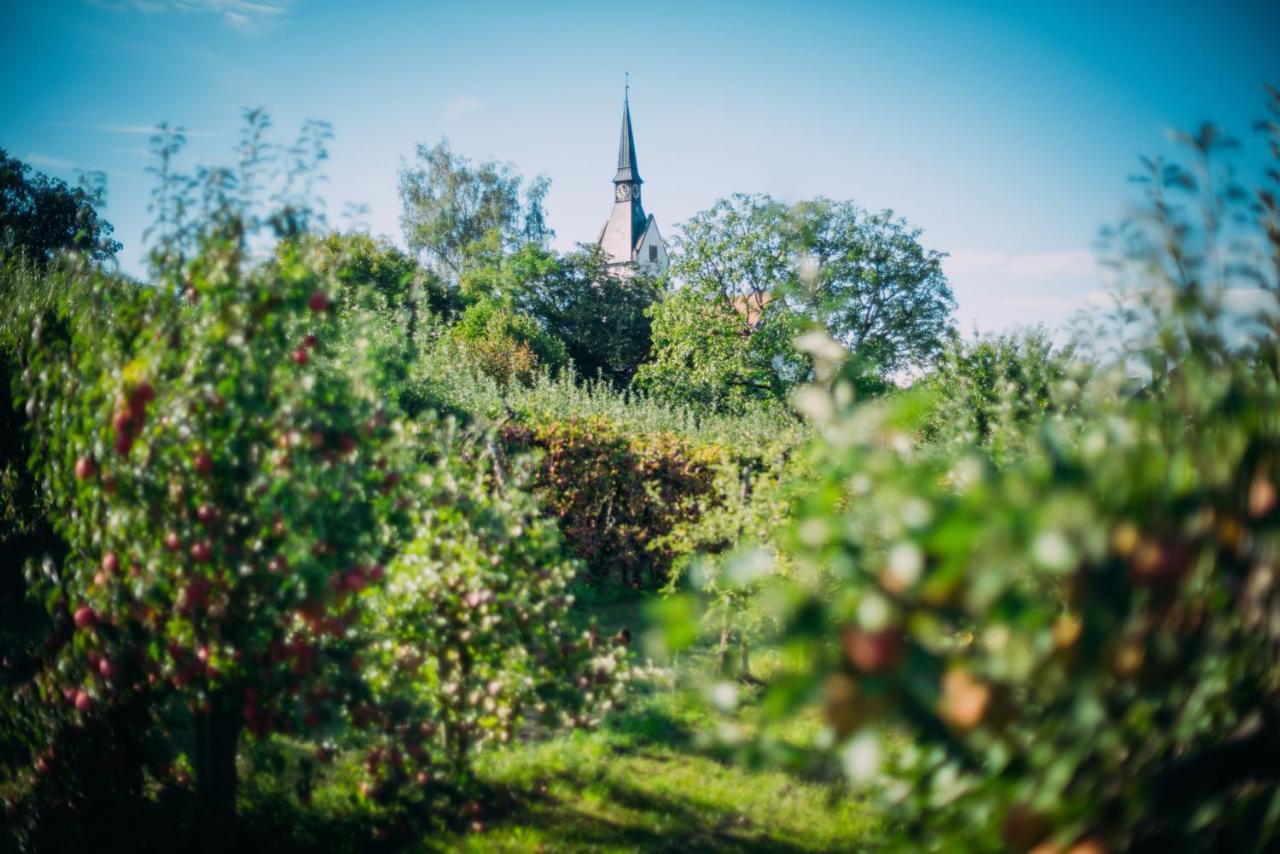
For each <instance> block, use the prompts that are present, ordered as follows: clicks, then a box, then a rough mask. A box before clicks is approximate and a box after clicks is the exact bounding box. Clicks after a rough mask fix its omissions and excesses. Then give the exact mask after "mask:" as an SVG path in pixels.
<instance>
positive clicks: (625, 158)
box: [613, 98, 643, 184]
mask: <svg viewBox="0 0 1280 854" xmlns="http://www.w3.org/2000/svg"><path fill="white" fill-rule="evenodd" d="M613 183H615V184H640V183H643V182H642V181H641V180H640V169H639V168H638V167H637V166H636V140H635V137H634V136H632V135H631V104H630V103H629V102H628V99H626V98H624V99H623V100H622V138H621V139H619V140H618V173H617V174H616V175H614V176H613Z"/></svg>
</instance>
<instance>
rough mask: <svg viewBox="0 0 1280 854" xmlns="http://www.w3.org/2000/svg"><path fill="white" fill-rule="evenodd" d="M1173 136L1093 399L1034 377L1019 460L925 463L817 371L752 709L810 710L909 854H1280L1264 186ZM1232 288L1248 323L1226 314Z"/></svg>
mask: <svg viewBox="0 0 1280 854" xmlns="http://www.w3.org/2000/svg"><path fill="white" fill-rule="evenodd" d="M1271 94H1272V102H1271V106H1272V113H1271V116H1270V118H1269V120H1268V121H1266V122H1264V123H1263V124H1262V127H1263V129H1264V130H1265V131H1266V132H1267V133H1268V137H1269V138H1268V140H1267V143H1268V145H1269V146H1270V148H1271V151H1272V153H1273V154H1280V144H1278V141H1280V96H1277V94H1276V93H1275V92H1274V91H1272V93H1271ZM1183 140H1184V141H1185V142H1186V143H1188V144H1189V145H1190V146H1191V151H1192V153H1193V156H1194V158H1195V160H1194V163H1193V165H1192V166H1191V167H1190V168H1182V167H1174V166H1169V165H1167V164H1159V163H1155V162H1148V167H1149V171H1148V173H1147V174H1146V175H1144V176H1143V180H1144V182H1145V187H1146V189H1147V193H1148V199H1147V203H1146V204H1145V205H1144V207H1143V209H1142V212H1141V214H1140V215H1138V216H1137V217H1136V218H1134V219H1133V220H1131V221H1129V222H1127V223H1125V224H1124V225H1123V226H1122V227H1121V228H1119V229H1116V230H1115V231H1113V232H1111V236H1112V237H1113V238H1114V240H1115V242H1114V244H1113V246H1114V248H1115V253H1116V254H1115V258H1114V260H1115V264H1116V269H1117V272H1118V274H1119V275H1120V276H1121V281H1122V282H1123V283H1124V284H1125V285H1126V286H1127V288H1126V291H1125V292H1124V294H1123V301H1122V305H1121V307H1120V308H1119V309H1118V310H1117V311H1116V312H1115V313H1114V314H1112V315H1110V316H1108V317H1104V318H1103V319H1102V323H1101V324H1100V325H1099V327H1098V328H1097V330H1096V335H1097V336H1098V339H1099V341H1098V343H1099V349H1100V350H1101V351H1104V352H1110V357H1109V358H1108V359H1107V360H1106V362H1105V363H1104V364H1103V365H1102V366H1101V367H1099V368H1098V369H1097V370H1096V371H1094V372H1093V375H1092V377H1091V379H1090V381H1089V383H1088V384H1085V383H1081V382H1079V381H1078V380H1077V379H1076V378H1074V377H1071V376H1067V377H1065V378H1063V379H1062V380H1061V381H1057V380H1054V379H1053V377H1052V376H1050V377H1048V378H1047V379H1048V388H1047V398H1048V400H1049V402H1050V403H1051V405H1048V406H1040V405H1038V404H1037V405H1034V406H1032V407H1031V409H1030V411H1028V412H1027V413H1026V414H1025V417H1024V418H1025V420H1023V423H1024V424H1025V427H1024V435H1023V436H1022V438H1021V440H1020V442H1019V445H1018V447H1017V453H1015V454H1008V455H1006V456H1005V459H1002V460H1000V459H996V458H994V457H993V449H992V448H991V447H989V446H987V445H984V444H983V443H981V442H980V441H979V437H978V436H977V435H974V436H971V437H969V438H968V439H967V440H966V439H964V438H961V440H960V441H955V442H948V443H947V444H946V445H945V446H944V447H941V448H939V447H937V446H932V447H931V446H929V445H925V444H921V443H919V442H916V441H913V434H916V433H917V431H918V429H919V416H920V413H921V411H922V410H923V409H925V406H922V401H921V399H920V398H919V396H918V394H911V393H908V394H904V395H900V396H895V397H893V398H890V399H886V400H882V401H876V402H871V403H869V404H863V405H856V404H854V403H852V402H851V400H852V398H853V395H851V394H849V393H848V387H847V385H846V383H845V380H844V379H843V378H842V377H841V376H839V375H836V376H835V378H834V380H833V379H832V377H833V372H834V370H835V366H834V365H832V364H828V363H827V362H826V360H820V362H819V364H818V369H819V376H820V377H821V378H822V379H824V381H825V386H824V388H822V389H814V390H813V391H812V393H811V394H810V395H809V396H807V397H806V399H807V400H808V401H809V402H810V403H811V404H813V405H812V406H811V411H812V412H813V414H814V415H815V417H816V418H817V421H818V425H819V427H820V429H821V430H822V441H821V442H820V443H818V444H817V445H816V446H815V448H814V453H815V458H814V465H815V466H816V469H817V471H818V472H819V473H820V475H819V477H818V479H817V481H816V483H815V484H814V487H813V488H812V489H810V490H808V492H807V493H806V495H805V496H804V498H803V500H802V501H801V502H800V504H799V505H798V506H797V508H796V515H795V518H794V521H793V523H792V525H791V526H790V531H789V533H788V534H787V535H786V536H785V537H784V538H783V541H784V543H785V550H786V552H787V553H788V555H789V557H790V558H791V560H792V561H794V564H795V566H796V567H797V572H796V575H795V577H796V579H797V580H799V581H800V582H801V583H800V584H797V585H794V586H787V587H785V588H784V589H783V590H780V591H778V595H776V596H775V597H774V601H776V602H778V603H781V604H780V607H779V609H778V612H777V613H778V616H779V617H780V618H781V619H782V620H783V622H784V624H785V625H787V626H788V627H789V628H788V635H789V637H790V639H791V641H792V642H793V643H795V644H796V645H797V652H798V653H799V651H800V650H804V652H805V654H806V655H807V658H806V660H807V661H808V662H809V675H808V678H795V676H794V674H789V675H788V676H787V678H784V679H779V680H776V681H775V683H774V684H773V685H771V686H770V688H769V689H768V690H767V692H766V696H765V699H764V704H765V706H766V708H771V709H776V710H794V709H797V708H799V707H800V706H802V705H803V704H804V702H805V700H806V699H808V698H814V699H817V700H818V701H819V702H820V703H821V705H822V707H823V711H824V713H825V716H826V721H827V724H828V726H829V729H830V732H829V734H828V735H829V738H828V740H827V741H826V745H829V746H820V747H819V749H820V750H823V751H830V752H831V753H833V754H835V755H836V756H837V757H838V758H839V760H840V761H841V763H842V764H843V766H844V768H845V770H846V772H847V773H848V775H849V777H850V778H851V779H852V780H854V781H856V782H859V783H864V784H870V783H876V784H878V785H875V786H874V788H873V789H872V791H873V792H874V793H875V795H876V796H877V797H879V798H880V799H881V802H882V804H883V807H884V809H885V810H886V811H887V813H888V815H890V816H891V818H892V821H893V828H894V830H893V833H894V837H895V838H894V840H893V841H894V842H895V843H896V844H897V845H898V846H899V847H902V848H910V849H913V850H914V849H922V850H924V849H932V850H999V849H1005V850H1010V851H1035V852H1037V854H1039V852H1045V853H1046V854H1048V852H1060V851H1068V852H1086V851H1087V852H1106V851H1129V850H1142V851H1148V850H1149V851H1161V850H1171V849H1174V848H1176V849H1178V850H1190V851H1218V850H1231V851H1242V850H1251V851H1263V850H1270V849H1272V848H1274V847H1275V843H1276V840H1277V838H1280V813H1278V812H1277V810H1276V804H1277V803H1280V773H1278V771H1277V769H1280V713H1278V710H1280V681H1278V680H1277V674H1278V673H1280V593H1278V588H1277V583H1276V579H1277V554H1280V551H1278V549H1277V545H1278V544H1280V497H1278V496H1280V425H1278V423H1277V420H1276V418H1275V413H1276V412H1278V411H1280V344H1278V342H1280V322H1278V321H1277V317H1280V305H1278V304H1277V297H1278V296H1280V281H1277V271H1280V229H1277V228H1276V224H1277V222H1278V221H1280V217H1278V216H1277V211H1278V208H1277V204H1276V199H1277V186H1276V184H1277V173H1276V172H1275V170H1272V171H1271V172H1270V173H1269V174H1268V178H1267V183H1266V184H1265V185H1264V186H1262V187H1260V188H1258V189H1257V190H1256V191H1254V192H1252V193H1250V192H1248V191H1246V190H1245V189H1244V188H1242V187H1241V186H1239V185H1238V184H1236V183H1235V182H1234V180H1233V179H1232V177H1231V172H1230V171H1229V170H1227V169H1225V168H1223V165H1222V164H1221V163H1220V161H1219V157H1220V156H1221V154H1222V152H1223V151H1224V150H1230V148H1229V146H1228V144H1226V140H1225V139H1224V137H1223V136H1222V135H1221V133H1220V132H1218V131H1216V130H1215V129H1214V128H1212V127H1205V128H1203V129H1201V130H1200V131H1199V132H1197V133H1195V134H1191V135H1186V136H1184V137H1183ZM1222 223H1231V226H1230V228H1231V230H1232V234H1231V237H1232V238H1233V239H1232V240H1231V241H1228V240H1227V239H1226V235H1225V234H1224V233H1223V226H1222V225H1221V224H1222ZM1237 238H1240V239H1239V240H1238V241H1237V240H1236V239H1237ZM1244 284H1248V285H1250V286H1252V287H1254V288H1255V289H1256V293H1255V296H1256V298H1257V300H1258V304H1257V308H1258V311H1257V313H1256V314H1253V315H1243V316H1242V315H1240V314H1238V313H1234V316H1233V312H1232V311H1231V310H1230V308H1229V306H1228V305H1227V304H1225V303H1224V301H1223V295H1224V294H1227V293H1230V291H1231V289H1232V288H1235V287H1238V286H1241V285H1244ZM828 349H829V347H828ZM1135 371H1137V372H1139V374H1140V376H1141V388H1140V389H1139V390H1138V391H1137V392H1136V393H1135V390H1134V388H1133V384H1132V383H1131V381H1130V377H1131V374H1132V373H1133V372H1135ZM1032 379H1033V381H1032V382H1031V383H1030V384H1029V389H1030V390H1031V391H1032V395H1031V400H1032V401H1035V399H1036V397H1037V396H1038V391H1039V389H1037V388H1036V386H1037V385H1039V384H1040V380H1039V379H1035V378H1034V377H1032ZM832 390H834V393H829V392H831V391H832ZM1020 418H1022V417H1020ZM1018 420H1019V419H1013V420H1012V423H1014V424H1016V423H1017V422H1018ZM886 739H887V740H888V742H889V744H890V745H891V747H890V749H885V746H882V742H883V741H885V740H886Z"/></svg>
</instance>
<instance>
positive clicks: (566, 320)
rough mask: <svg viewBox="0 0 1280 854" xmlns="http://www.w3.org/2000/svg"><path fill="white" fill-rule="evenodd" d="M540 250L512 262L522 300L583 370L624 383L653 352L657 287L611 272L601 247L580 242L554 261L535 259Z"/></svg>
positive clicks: (530, 251)
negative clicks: (651, 309)
mask: <svg viewBox="0 0 1280 854" xmlns="http://www.w3.org/2000/svg"><path fill="white" fill-rule="evenodd" d="M539 251H540V250H536V249H530V250H528V251H527V252H525V253H523V254H524V255H525V256H529V257H528V258H527V260H526V258H523V257H522V256H521V255H517V256H515V257H514V258H512V260H511V265H510V266H511V267H513V268H515V270H516V277H517V279H518V280H519V282H520V285H521V287H520V293H519V294H518V295H517V300H518V301H519V304H520V305H521V306H522V307H523V309H524V310H525V311H527V312H528V313H529V314H531V315H533V316H534V317H536V318H537V319H538V321H539V322H540V323H541V324H542V325H543V326H544V327H545V328H546V330H547V331H548V332H550V333H551V334H552V335H554V336H556V337H557V338H559V339H560V340H561V341H563V342H564V345H565V348H566V349H567V350H568V352H569V357H570V358H571V359H573V363H574V365H575V366H576V367H577V369H578V372H579V373H580V374H582V375H583V376H586V377H596V376H602V377H604V378H606V379H608V380H609V381H610V382H612V383H613V384H614V385H616V386H619V387H622V386H625V385H626V384H627V383H629V382H630V381H631V377H632V376H633V375H634V374H635V372H636V369H637V368H638V367H639V366H640V364H641V363H642V362H643V361H644V360H645V359H646V358H648V356H649V347H650V328H649V326H650V322H649V317H648V316H647V315H646V313H645V312H646V309H648V308H649V306H650V305H652V304H653V302H654V301H655V300H656V299H657V298H658V285H657V284H656V283H655V282H654V281H653V280H652V279H649V278H647V277H645V276H641V275H637V276H632V277H630V278H627V279H621V278H618V277H616V276H613V275H611V274H610V273H609V270H608V268H607V266H606V264H605V259H604V255H603V254H602V253H601V252H600V249H599V247H595V246H585V245H583V246H580V247H579V249H578V251H577V252H571V253H569V254H566V255H560V256H557V257H556V258H555V259H554V261H555V263H553V264H550V265H547V264H539V263H537V261H538V259H537V258H536V257H535V256H536V254H537V253H538V252H539Z"/></svg>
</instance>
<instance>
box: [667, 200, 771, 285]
mask: <svg viewBox="0 0 1280 854" xmlns="http://www.w3.org/2000/svg"><path fill="white" fill-rule="evenodd" d="M788 216H789V212H788V210H787V206H786V205H784V204H783V203H782V202H779V201H777V200H776V199H773V198H772V197H770V196H767V195H746V194H744V193H736V194H734V195H733V196H731V197H729V198H727V199H718V200H717V201H716V203H715V204H714V205H712V206H711V207H710V208H709V209H708V210H705V211H701V212H699V213H696V214H694V215H693V216H692V217H690V218H689V221H688V222H685V223H683V224H682V225H681V226H680V228H679V231H678V233H677V235H676V238H675V240H673V241H672V250H673V251H672V258H671V275H672V277H673V278H675V279H677V280H678V281H680V282H681V283H683V284H684V285H686V286H688V287H691V288H693V289H694V290H696V291H698V292H700V293H703V294H707V295H712V294H714V295H718V296H720V297H721V298H723V299H724V300H727V301H732V300H733V299H735V298H737V297H743V298H747V299H750V300H751V301H752V302H754V303H760V302H761V301H762V300H765V299H773V298H775V297H777V296H778V295H779V294H780V293H782V292H783V291H784V289H785V288H786V287H787V286H788V285H789V284H790V283H791V282H792V280H793V278H794V275H795V262H796V258H795V249H794V247H793V245H792V239H791V229H790V225H789V222H788Z"/></svg>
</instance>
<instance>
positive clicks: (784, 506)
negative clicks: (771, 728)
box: [659, 442, 813, 680]
mask: <svg viewBox="0 0 1280 854" xmlns="http://www.w3.org/2000/svg"><path fill="white" fill-rule="evenodd" d="M796 450H797V448H796V447H794V446H792V445H789V444H787V443H785V442H778V443H775V444H772V445H768V446H765V447H762V448H759V449H756V452H755V453H753V454H746V453H739V454H737V455H735V456H733V457H725V458H722V459H721V460H719V461H718V463H717V466H716V471H715V481H714V484H713V486H712V488H711V489H710V490H709V491H708V492H709V494H708V495H707V496H702V497H701V500H700V501H699V503H698V504H697V505H696V512H691V513H686V514H684V515H683V516H682V517H681V518H680V519H679V520H677V522H676V524H675V525H674V526H673V527H672V529H671V532H670V533H669V534H668V535H667V536H666V537H664V538H663V539H662V540H660V541H659V542H660V543H661V545H662V546H663V547H664V548H666V549H669V550H670V553H671V554H672V556H673V573H672V576H671V579H670V581H669V584H668V590H676V589H680V588H691V589H695V590H697V591H698V594H699V595H700V596H701V597H702V598H703V599H704V600H705V607H704V609H703V612H702V614H701V619H702V621H703V623H704V625H705V626H709V627H713V628H714V629H715V630H716V631H717V632H718V633H719V646H718V655H719V666H718V667H719V674H720V675H721V676H727V675H729V673H730V672H731V670H733V669H734V667H735V665H734V663H733V661H732V660H731V644H733V643H734V642H735V641H736V643H737V645H738V652H739V657H738V663H737V665H736V666H737V668H738V670H739V673H738V676H739V678H741V679H745V680H750V679H752V678H753V677H752V676H751V664H750V654H749V643H750V641H751V638H752V636H753V635H758V634H760V629H761V628H762V624H763V623H764V620H765V617H766V614H765V613H764V612H763V611H762V609H761V608H760V607H759V603H758V601H757V598H758V595H759V593H760V592H761V590H762V589H764V588H765V587H766V585H767V584H768V583H769V582H770V581H771V580H776V578H777V577H785V576H787V575H788V566H787V559H786V556H785V555H784V554H783V553H782V551H781V549H780V547H779V535H780V534H781V533H782V532H783V531H784V530H785V529H786V525H787V522H788V519H789V513H790V510H791V507H792V504H793V503H794V501H795V500H796V494H797V493H798V492H801V491H802V490H803V488H804V485H805V484H806V483H808V482H809V481H810V480H811V479H812V476H813V472H812V471H810V470H809V469H808V468H807V466H806V464H807V462H808V460H807V458H806V457H805V456H804V455H801V454H797V453H796Z"/></svg>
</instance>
